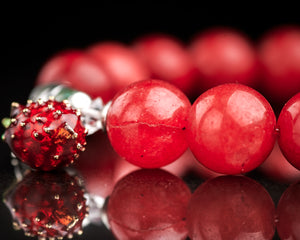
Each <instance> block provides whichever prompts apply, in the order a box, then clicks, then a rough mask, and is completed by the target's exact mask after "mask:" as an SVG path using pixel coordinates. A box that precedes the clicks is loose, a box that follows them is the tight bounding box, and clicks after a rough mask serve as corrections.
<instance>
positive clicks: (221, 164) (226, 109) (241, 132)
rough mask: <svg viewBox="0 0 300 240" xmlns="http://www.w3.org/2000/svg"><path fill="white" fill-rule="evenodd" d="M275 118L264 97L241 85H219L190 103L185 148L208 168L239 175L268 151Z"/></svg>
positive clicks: (270, 149)
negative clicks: (187, 147)
mask: <svg viewBox="0 0 300 240" xmlns="http://www.w3.org/2000/svg"><path fill="white" fill-rule="evenodd" d="M275 125H276V118H275V115H274V112H273V110H272V108H271V106H270V104H269V103H268V102H267V100H266V99H265V98H264V97H263V96H262V95H260V94H259V93H258V92H257V91H255V90H254V89H252V88H249V87H247V86H245V85H241V84H223V85H220V86H217V87H215V88H212V89H210V90H208V91H206V92H205V93H203V94H202V95H201V96H200V97H199V98H198V99H197V100H196V101H195V103H194V104H193V106H192V108H191V111H190V115H189V119H188V129H187V140H188V142H189V147H190V149H191V150H192V152H193V154H194V155H195V156H196V158H197V160H198V161H199V162H200V163H202V164H203V165H204V166H206V167H208V168H209V169H211V170H213V171H216V172H219V173H226V174H240V173H245V172H248V171H251V170H253V169H254V168H256V167H258V166H259V165H260V164H261V163H262V162H263V161H264V160H265V159H266V158H267V156H268V155H269V153H270V152H271V151H272V149H273V146H274V142H275V136H276V134H275Z"/></svg>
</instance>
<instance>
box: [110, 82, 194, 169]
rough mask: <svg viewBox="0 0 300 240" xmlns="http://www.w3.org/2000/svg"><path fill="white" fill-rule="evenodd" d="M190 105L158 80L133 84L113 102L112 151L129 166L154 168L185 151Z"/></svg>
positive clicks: (111, 123) (175, 89)
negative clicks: (131, 164)
mask: <svg viewBox="0 0 300 240" xmlns="http://www.w3.org/2000/svg"><path fill="white" fill-rule="evenodd" d="M189 109H190V102H189V100H188V99H187V97H186V96H185V95H184V94H183V93H182V92H181V91H180V90H179V89H177V88H176V87H175V86H173V85H171V84H169V83H167V82H164V81H159V80H145V81H140V82H136V83H133V84H132V85H130V86H128V87H127V88H126V89H124V90H123V91H121V92H119V93H118V94H117V95H116V97H115V98H114V99H113V101H112V104H111V106H110V109H109V110H108V114H107V131H108V136H109V139H110V141H111V144H112V146H113V148H114V149H115V150H116V152H117V153H118V154H120V155H121V156H122V157H124V158H125V159H126V160H128V161H129V162H131V163H133V164H135V165H137V166H140V167H144V168H157V167H161V166H164V165H167V164H168V163H171V162H172V161H175V160H176V159H177V158H178V157H179V156H180V155H181V154H183V153H184V151H185V150H186V149H187V142H186V139H185V129H186V125H187V115H188V112H189Z"/></svg>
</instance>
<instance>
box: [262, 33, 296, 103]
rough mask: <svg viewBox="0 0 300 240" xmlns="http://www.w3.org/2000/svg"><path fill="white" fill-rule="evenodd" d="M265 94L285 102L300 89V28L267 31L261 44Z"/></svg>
mask: <svg viewBox="0 0 300 240" xmlns="http://www.w3.org/2000/svg"><path fill="white" fill-rule="evenodd" d="M259 55H260V61H261V66H262V85H263V91H264V96H267V98H268V99H270V100H271V101H272V102H274V103H277V104H280V106H282V105H283V104H284V103H285V102H286V101H288V99H289V98H291V97H292V96H293V95H295V94H296V93H297V92H300V64H299V62H300V28H298V27H281V28H277V29H274V30H273V31H271V32H269V33H267V34H266V35H265V36H264V37H263V38H262V39H261V43H260V47H259Z"/></svg>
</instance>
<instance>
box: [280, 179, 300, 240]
mask: <svg viewBox="0 0 300 240" xmlns="http://www.w3.org/2000/svg"><path fill="white" fill-rule="evenodd" d="M276 213H277V220H278V221H277V224H276V227H277V232H278V235H279V237H280V239H282V240H287V239H291V240H297V239H300V231H299V230H300V228H299V222H300V182H297V183H295V184H293V185H291V186H290V187H289V188H288V189H286V190H285V192H284V193H283V194H282V196H281V198H280V200H279V202H278V205H277V209H276Z"/></svg>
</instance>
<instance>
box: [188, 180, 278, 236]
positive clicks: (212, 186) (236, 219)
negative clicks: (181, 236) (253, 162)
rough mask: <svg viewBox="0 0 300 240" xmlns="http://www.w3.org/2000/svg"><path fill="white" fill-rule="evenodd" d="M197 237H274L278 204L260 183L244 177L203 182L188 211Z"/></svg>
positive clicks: (190, 227)
mask: <svg viewBox="0 0 300 240" xmlns="http://www.w3.org/2000/svg"><path fill="white" fill-rule="evenodd" d="M187 227H188V231H189V237H190V238H191V239H193V240H203V239H205V240H215V239H222V240H233V239H241V240H242V239H243V240H244V239H245V240H246V239H260V240H271V239H272V237H273V235H274V233H275V205H274V202H273V200H272V198H271V196H270V195H269V194H268V192H267V191H266V190H265V189H264V188H263V186H261V185H260V184H259V183H257V182H255V181H254V180H252V179H250V178H246V177H244V176H221V177H217V178H214V179H211V180H208V181H207V182H205V183H203V184H202V185H200V186H199V187H198V188H197V189H196V191H195V192H194V193H193V195H192V198H191V200H190V202H189V206H188V210H187Z"/></svg>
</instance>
